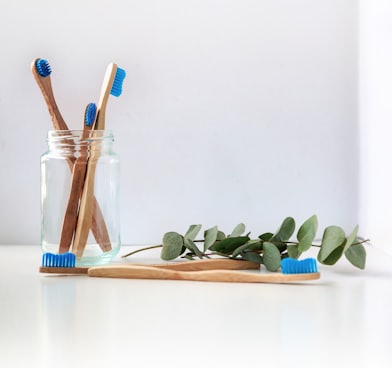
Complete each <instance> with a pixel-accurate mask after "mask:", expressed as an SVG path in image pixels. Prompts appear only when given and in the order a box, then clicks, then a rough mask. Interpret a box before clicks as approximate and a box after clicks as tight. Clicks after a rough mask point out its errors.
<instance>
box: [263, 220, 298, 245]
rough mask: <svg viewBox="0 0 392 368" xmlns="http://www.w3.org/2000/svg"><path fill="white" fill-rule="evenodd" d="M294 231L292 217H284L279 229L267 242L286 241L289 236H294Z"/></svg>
mask: <svg viewBox="0 0 392 368" xmlns="http://www.w3.org/2000/svg"><path fill="white" fill-rule="evenodd" d="M294 230H295V221H294V219H293V218H292V217H286V218H285V219H284V220H283V223H282V225H280V227H279V229H278V230H277V231H276V232H275V233H274V235H273V236H272V237H271V239H270V240H269V241H270V242H274V241H276V240H277V241H282V242H285V241H288V240H289V239H290V238H291V236H292V235H293V234H294Z"/></svg>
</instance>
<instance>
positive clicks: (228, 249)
mask: <svg viewBox="0 0 392 368" xmlns="http://www.w3.org/2000/svg"><path fill="white" fill-rule="evenodd" d="M247 241H249V236H237V237H235V238H226V239H224V240H221V241H220V242H216V243H215V245H214V250H215V251H216V252H220V253H224V254H231V253H232V252H233V251H234V250H235V249H236V248H238V247H239V246H241V245H243V244H245V243H246V242H247Z"/></svg>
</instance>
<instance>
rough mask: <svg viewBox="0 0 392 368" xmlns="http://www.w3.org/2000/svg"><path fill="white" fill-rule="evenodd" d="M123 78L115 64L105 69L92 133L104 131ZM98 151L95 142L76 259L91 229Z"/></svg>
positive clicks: (75, 245) (74, 247)
mask: <svg viewBox="0 0 392 368" xmlns="http://www.w3.org/2000/svg"><path fill="white" fill-rule="evenodd" d="M124 78H125V71H124V70H123V69H121V68H118V67H117V65H116V64H114V63H110V64H109V66H108V67H107V69H106V73H105V77H104V80H103V85H102V90H101V95H100V99H99V103H98V109H97V118H96V121H95V123H94V125H93V130H94V131H96V130H99V131H101V130H104V129H105V112H106V106H107V102H108V99H109V95H110V94H112V95H114V96H116V97H118V96H120V95H121V93H122V83H123V81H124ZM99 151H100V149H99V142H98V144H97V142H92V144H91V155H90V158H89V161H88V165H87V173H86V179H85V183H84V186H83V193H82V198H81V202H80V208H79V216H78V221H77V225H76V231H75V237H74V242H73V244H72V252H73V253H74V254H76V258H77V259H80V258H81V257H82V255H83V251H84V248H85V246H86V243H87V238H88V233H89V229H90V227H91V222H92V213H93V209H94V203H93V196H94V177H95V169H96V165H97V160H98V159H99V155H100V152H99Z"/></svg>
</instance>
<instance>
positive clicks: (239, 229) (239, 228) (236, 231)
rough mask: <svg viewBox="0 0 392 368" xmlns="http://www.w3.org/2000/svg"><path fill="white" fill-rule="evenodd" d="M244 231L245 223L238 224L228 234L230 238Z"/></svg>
mask: <svg viewBox="0 0 392 368" xmlns="http://www.w3.org/2000/svg"><path fill="white" fill-rule="evenodd" d="M244 232H245V225H244V224H242V223H241V224H238V225H237V226H236V227H235V228H234V230H233V231H232V232H231V234H230V235H229V236H230V237H231V238H234V237H237V236H241V235H242V234H243V233H244Z"/></svg>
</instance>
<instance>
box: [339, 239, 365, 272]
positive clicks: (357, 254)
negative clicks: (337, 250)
mask: <svg viewBox="0 0 392 368" xmlns="http://www.w3.org/2000/svg"><path fill="white" fill-rule="evenodd" d="M344 255H345V256H346V258H347V259H348V261H349V262H350V263H351V264H352V265H353V266H355V267H358V268H359V269H361V270H364V269H365V265H366V250H365V247H364V246H363V245H362V244H354V245H352V246H351V247H350V248H348V249H347V250H346V252H345V254H344Z"/></svg>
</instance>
